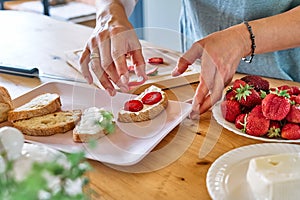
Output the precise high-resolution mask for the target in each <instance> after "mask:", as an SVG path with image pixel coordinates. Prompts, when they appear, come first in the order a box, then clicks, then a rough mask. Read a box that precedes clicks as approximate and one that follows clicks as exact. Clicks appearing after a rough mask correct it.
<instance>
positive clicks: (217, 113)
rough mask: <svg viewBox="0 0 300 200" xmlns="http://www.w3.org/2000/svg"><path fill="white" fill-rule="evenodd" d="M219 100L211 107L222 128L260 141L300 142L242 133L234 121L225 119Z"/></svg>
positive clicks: (299, 141) (298, 141)
mask: <svg viewBox="0 0 300 200" xmlns="http://www.w3.org/2000/svg"><path fill="white" fill-rule="evenodd" d="M220 104H221V101H219V102H217V103H216V105H215V106H214V107H213V109H212V112H213V116H214V118H215V119H216V120H217V122H218V123H219V124H220V125H221V126H223V127H224V128H226V129H228V130H230V131H232V132H234V133H236V134H238V135H241V136H244V137H247V138H251V139H255V140H260V141H265V142H281V143H300V140H286V139H282V138H277V139H275V138H267V137H258V136H252V135H248V134H246V133H243V132H242V131H241V130H239V129H237V128H236V127H235V125H234V123H230V122H228V121H226V120H225V119H224V118H223V116H222V112H221V106H220Z"/></svg>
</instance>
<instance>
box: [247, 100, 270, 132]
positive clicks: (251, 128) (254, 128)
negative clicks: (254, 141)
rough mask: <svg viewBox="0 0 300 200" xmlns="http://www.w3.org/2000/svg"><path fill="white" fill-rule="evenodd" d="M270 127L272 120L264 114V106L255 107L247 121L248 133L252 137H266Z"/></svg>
mask: <svg viewBox="0 0 300 200" xmlns="http://www.w3.org/2000/svg"><path fill="white" fill-rule="evenodd" d="M269 126H270V120H269V119H267V118H266V117H265V116H264V115H263V113H262V106H261V105H257V106H255V107H254V108H253V109H252V110H251V111H250V113H249V114H248V116H247V119H246V133H247V134H249V135H252V136H263V135H265V134H266V133H267V132H268V130H269Z"/></svg>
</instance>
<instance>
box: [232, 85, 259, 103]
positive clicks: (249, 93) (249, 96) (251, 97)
mask: <svg viewBox="0 0 300 200" xmlns="http://www.w3.org/2000/svg"><path fill="white" fill-rule="evenodd" d="M236 93H237V94H236V99H237V101H238V102H239V103H240V104H241V105H242V106H245V107H250V108H253V107H254V106H256V105H258V104H260V103H261V98H260V95H259V93H258V92H257V91H256V90H254V89H253V88H252V87H251V86H250V85H248V84H246V85H244V86H241V87H240V88H237V89H236Z"/></svg>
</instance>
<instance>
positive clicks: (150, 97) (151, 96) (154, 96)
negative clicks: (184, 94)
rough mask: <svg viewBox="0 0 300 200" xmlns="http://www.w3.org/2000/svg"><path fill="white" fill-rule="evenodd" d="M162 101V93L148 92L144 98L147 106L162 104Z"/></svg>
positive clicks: (143, 100)
mask: <svg viewBox="0 0 300 200" xmlns="http://www.w3.org/2000/svg"><path fill="white" fill-rule="evenodd" d="M161 99H162V95H161V93H160V92H148V93H147V94H145V96H143V98H142V102H143V104H146V105H153V104H156V103H158V102H160V100H161Z"/></svg>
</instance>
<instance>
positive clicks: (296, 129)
mask: <svg viewBox="0 0 300 200" xmlns="http://www.w3.org/2000/svg"><path fill="white" fill-rule="evenodd" d="M281 137H282V138H284V139H288V140H298V139H300V126H299V124H295V123H287V124H285V125H284V126H283V128H282V131H281Z"/></svg>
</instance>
